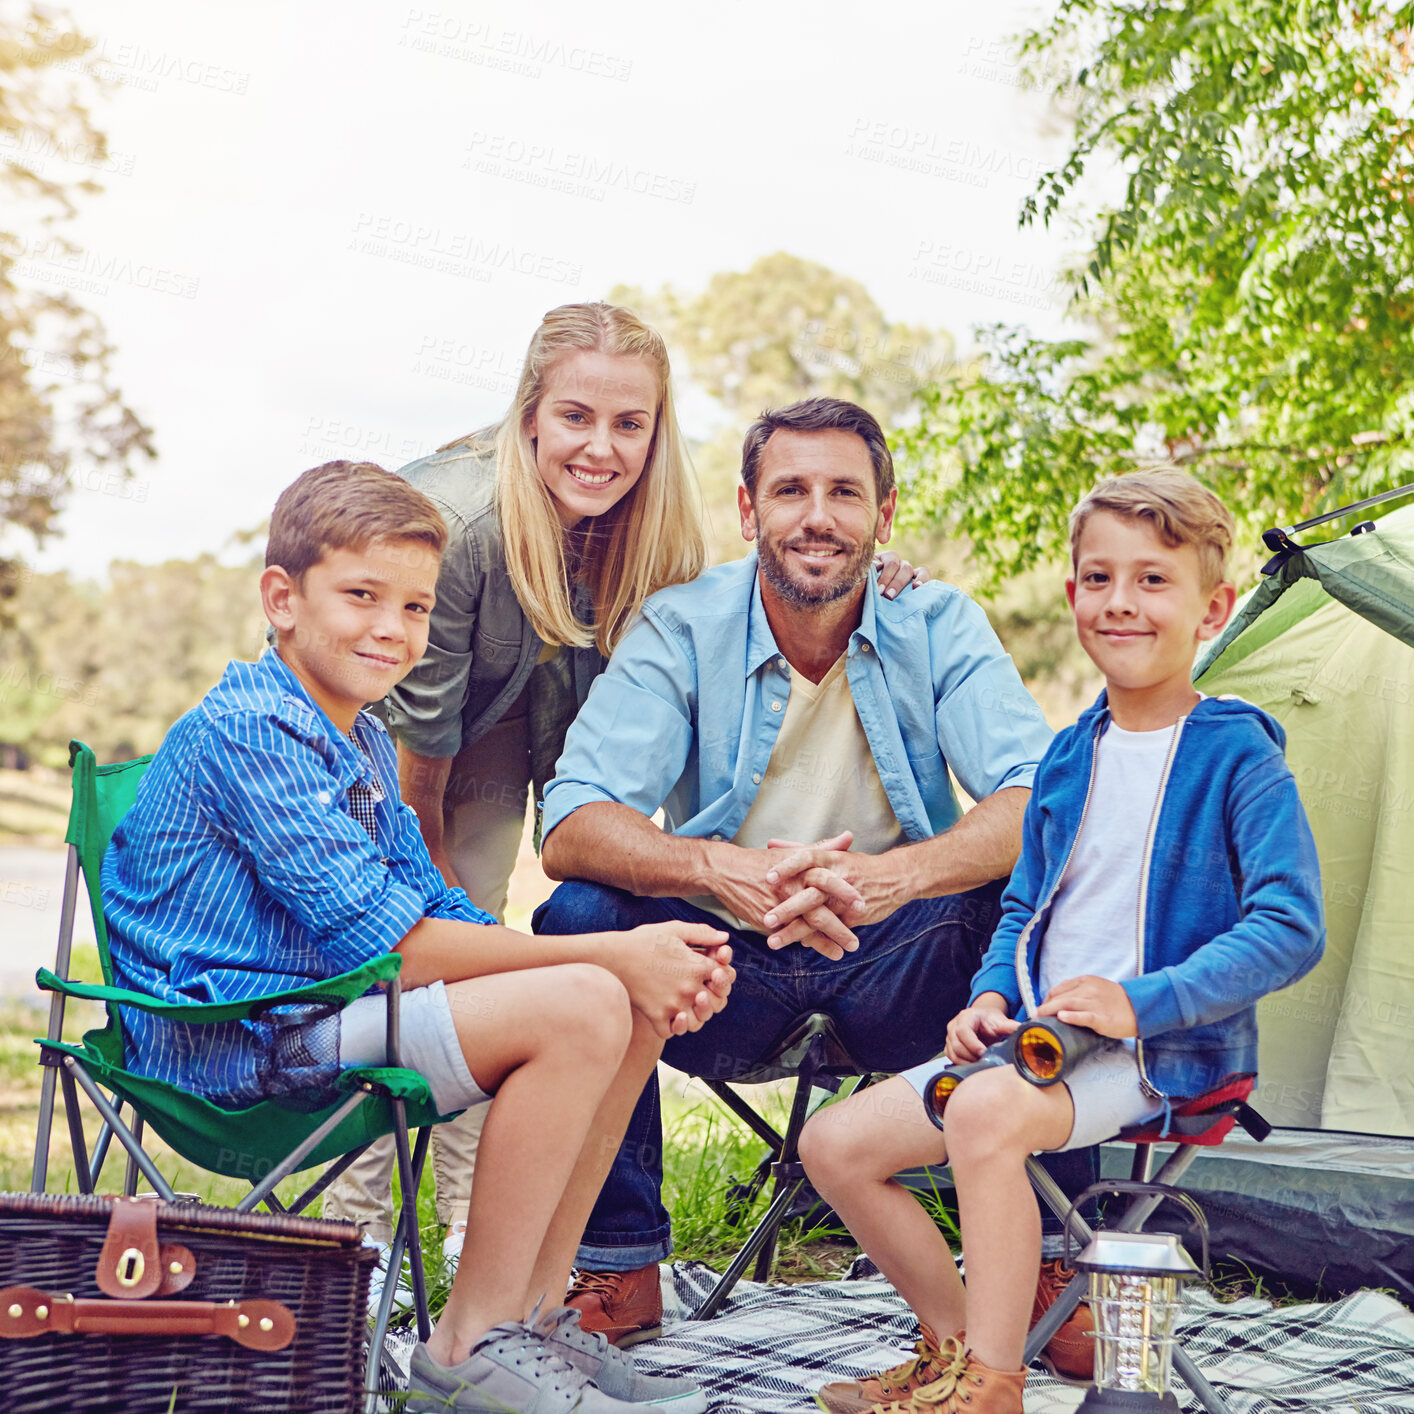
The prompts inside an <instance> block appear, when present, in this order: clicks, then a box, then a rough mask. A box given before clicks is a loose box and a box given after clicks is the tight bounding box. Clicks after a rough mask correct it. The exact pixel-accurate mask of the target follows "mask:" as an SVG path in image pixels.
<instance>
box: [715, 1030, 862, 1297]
mask: <svg viewBox="0 0 1414 1414" xmlns="http://www.w3.org/2000/svg"><path fill="white" fill-rule="evenodd" d="M790 1076H794V1077H795V1093H794V1095H793V1096H792V1098H791V1107H790V1116H789V1118H788V1119H787V1121H786V1128H785V1133H784V1134H782V1133H780V1132H778V1131H777V1130H776V1129H775V1127H774V1126H773V1125H771V1124H769V1123H768V1122H767V1121H766V1120H765V1119H763V1118H762V1116H761V1115H759V1114H758V1113H757V1112H756V1111H755V1110H754V1109H752V1108H751V1106H750V1105H749V1104H747V1102H746V1101H745V1100H744V1099H743V1098H742V1097H741V1096H740V1095H738V1094H737V1093H736V1091H735V1090H733V1089H732V1088H731V1086H730V1085H728V1084H727V1082H726V1081H724V1080H707V1081H704V1082H703V1083H704V1084H705V1085H706V1086H707V1087H708V1089H710V1090H711V1091H712V1093H713V1094H715V1095H716V1096H717V1097H718V1098H719V1099H720V1100H721V1101H722V1103H723V1104H725V1105H726V1106H727V1108H728V1109H729V1110H731V1112H732V1113H733V1114H734V1115H736V1116H737V1118H738V1119H740V1120H742V1121H743V1123H745V1124H746V1126H747V1127H748V1128H749V1129H750V1130H751V1131H752V1133H754V1134H755V1135H756V1136H757V1137H758V1138H760V1139H762V1140H764V1141H765V1143H766V1144H767V1146H768V1152H767V1154H766V1157H765V1158H763V1159H762V1160H761V1162H760V1164H759V1165H758V1166H757V1169H756V1172H755V1174H754V1175H752V1177H751V1178H750V1179H749V1180H748V1181H747V1182H746V1183H743V1184H739V1185H737V1186H736V1187H734V1188H733V1189H732V1190H731V1193H730V1195H729V1197H730V1200H731V1201H732V1202H733V1203H734V1204H735V1205H737V1206H738V1207H739V1208H740V1209H741V1210H742V1211H743V1212H744V1211H746V1210H748V1209H749V1208H750V1206H751V1204H752V1203H754V1202H755V1201H756V1197H757V1195H758V1194H759V1193H760V1192H761V1190H762V1189H763V1188H764V1187H765V1185H766V1180H767V1179H768V1178H769V1179H772V1180H773V1181H774V1184H775V1187H774V1189H773V1192H772V1195H771V1205H770V1207H768V1208H767V1209H766V1212H765V1213H764V1214H763V1215H762V1217H761V1221H760V1222H758V1223H757V1225H756V1227H755V1228H754V1229H753V1231H752V1233H751V1235H750V1236H749V1237H748V1238H747V1239H746V1242H745V1243H744V1244H743V1246H742V1249H741V1251H740V1252H738V1253H737V1255H736V1256H735V1257H734V1258H733V1259H732V1262H731V1265H730V1266H729V1267H728V1268H727V1270H726V1271H725V1272H724V1273H723V1274H722V1277H721V1279H720V1280H719V1281H718V1282H717V1284H716V1286H714V1287H713V1288H712V1290H711V1291H710V1292H709V1293H708V1294H707V1296H706V1297H705V1298H704V1300H703V1301H702V1304H701V1305H700V1306H698V1308H697V1309H696V1310H695V1311H694V1312H693V1313H692V1316H691V1318H690V1319H692V1320H694V1321H705V1320H710V1319H711V1318H712V1317H713V1316H715V1315H716V1314H717V1312H718V1311H720V1310H721V1309H722V1306H723V1304H724V1303H725V1302H726V1300H727V1298H728V1297H729V1296H730V1295H731V1294H732V1291H733V1290H734V1289H735V1287H736V1284H737V1282H739V1281H740V1280H741V1278H742V1275H743V1274H744V1273H745V1271H746V1269H747V1267H749V1266H750V1265H751V1263H752V1262H753V1261H755V1263H756V1270H755V1272H754V1273H753V1279H754V1280H756V1281H766V1280H767V1279H768V1278H769V1277H770V1275H771V1266H772V1264H773V1263H774V1261H775V1255H776V1239H777V1237H778V1236H779V1234H780V1230H781V1224H782V1223H783V1222H784V1221H785V1218H786V1213H787V1212H788V1210H789V1208H790V1205H791V1204H792V1203H793V1202H794V1201H795V1200H796V1198H797V1196H798V1195H799V1194H800V1192H801V1190H802V1189H804V1187H805V1181H806V1180H805V1166H804V1165H803V1164H802V1163H801V1162H800V1154H799V1147H798V1146H799V1143H800V1132H801V1130H802V1129H804V1128H805V1121H806V1120H807V1119H809V1118H810V1116H811V1115H812V1114H813V1113H814V1112H815V1110H816V1109H818V1108H819V1105H815V1106H813V1107H812V1106H811V1104H810V1095H811V1091H812V1090H813V1089H815V1088H817V1087H818V1088H821V1089H824V1090H828V1091H831V1092H837V1091H838V1090H839V1088H840V1086H841V1084H842V1083H843V1082H844V1081H845V1080H847V1079H851V1078H855V1077H857V1078H858V1082H859V1083H858V1084H857V1085H856V1086H855V1089H856V1090H862V1089H863V1088H864V1087H865V1086H866V1085H870V1084H872V1083H873V1082H874V1080H875V1079H876V1076H875V1075H873V1074H871V1073H870V1072H868V1071H864V1070H861V1069H860V1068H859V1066H858V1065H857V1064H856V1063H855V1062H854V1060H853V1059H852V1058H851V1056H850V1054H849V1052H848V1051H847V1050H845V1048H844V1045H843V1043H842V1042H841V1041H840V1038H839V1036H838V1035H837V1034H836V1032H835V1025H834V1022H833V1020H831V1018H830V1017H829V1015H828V1014H827V1013H825V1012H821V1011H817V1012H811V1013H809V1014H807V1015H805V1016H802V1017H800V1018H798V1019H797V1020H796V1021H795V1022H793V1023H792V1024H791V1025H790V1026H789V1027H788V1028H787V1030H786V1032H785V1034H784V1035H783V1036H781V1037H780V1038H779V1039H778V1040H777V1041H776V1043H775V1044H774V1045H773V1046H772V1047H771V1049H770V1051H768V1052H767V1054H766V1056H765V1057H764V1058H763V1059H762V1060H761V1062H760V1063H759V1064H758V1065H757V1066H755V1067H754V1068H753V1069H752V1070H751V1072H750V1073H749V1074H747V1075H744V1076H741V1077H740V1078H739V1079H738V1080H736V1081H735V1082H733V1083H735V1084H739V1085H756V1084H761V1083H763V1082H765V1081H768V1080H780V1079H785V1078H787V1077H790ZM824 1103H825V1101H824V1100H821V1101H820V1104H824Z"/></svg>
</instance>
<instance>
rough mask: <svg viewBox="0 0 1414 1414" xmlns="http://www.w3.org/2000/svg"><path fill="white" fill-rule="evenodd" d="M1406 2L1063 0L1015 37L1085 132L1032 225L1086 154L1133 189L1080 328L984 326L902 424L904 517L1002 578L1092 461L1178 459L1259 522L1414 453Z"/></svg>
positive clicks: (1084, 285)
mask: <svg viewBox="0 0 1414 1414" xmlns="http://www.w3.org/2000/svg"><path fill="white" fill-rule="evenodd" d="M1411 23H1414V6H1409V5H1402V6H1399V7H1398V8H1397V9H1388V8H1386V9H1378V8H1373V9H1367V8H1362V7H1361V6H1360V5H1357V4H1354V3H1351V0H1201V3H1196V4H1176V3H1160V2H1159V0H1146V3H1140V4H1134V3H1118V0H1065V3H1063V4H1062V5H1061V6H1060V9H1059V12H1058V14H1057V15H1056V17H1055V19H1054V20H1053V21H1052V22H1051V23H1050V24H1049V25H1046V26H1044V27H1042V28H1041V29H1038V30H1037V31H1035V32H1033V33H1031V34H1030V35H1028V36H1027V37H1026V39H1025V42H1024V47H1025V49H1026V51H1027V52H1028V53H1029V55H1030V56H1031V60H1032V62H1033V63H1034V64H1035V65H1036V66H1037V68H1038V70H1039V71H1043V72H1048V73H1051V74H1055V73H1057V72H1058V71H1061V70H1063V71H1064V72H1063V77H1062V82H1061V83H1060V84H1058V85H1057V86H1056V88H1057V92H1058V94H1060V95H1062V96H1063V99H1064V101H1065V102H1067V103H1068V104H1070V105H1071V107H1072V109H1073V116H1074V121H1075V132H1074V138H1073V142H1072V146H1071V151H1070V153H1069V155H1068V156H1067V158H1066V160H1065V161H1064V162H1063V163H1062V164H1061V165H1060V166H1059V167H1058V168H1057V169H1056V170H1055V171H1053V172H1050V173H1047V174H1046V175H1045V176H1044V177H1043V178H1042V180H1041V182H1040V184H1039V186H1038V189H1037V191H1036V193H1035V194H1034V195H1033V197H1032V198H1031V199H1030V201H1029V202H1028V203H1027V205H1026V208H1025V210H1024V213H1023V221H1033V220H1037V219H1040V220H1043V221H1046V222H1049V221H1050V220H1051V219H1052V218H1053V217H1055V216H1056V215H1057V214H1058V213H1060V212H1062V211H1065V210H1067V209H1068V208H1069V207H1071V206H1073V205H1074V204H1075V202H1076V199H1077V191H1076V188H1077V184H1078V183H1079V182H1080V180H1081V178H1082V176H1084V174H1085V173H1086V171H1087V168H1088V167H1089V166H1090V165H1091V164H1092V163H1093V162H1095V160H1096V159H1102V160H1103V162H1104V163H1108V164H1110V165H1111V166H1112V167H1115V168H1117V169H1118V170H1119V172H1120V173H1122V174H1123V176H1124V179H1125V189H1124V196H1123V200H1122V201H1121V203H1120V204H1119V205H1118V206H1117V207H1116V208H1115V209H1113V210H1109V211H1105V212H1102V213H1100V214H1099V216H1098V217H1097V218H1095V222H1094V228H1093V230H1092V232H1091V240H1092V249H1091V252H1090V256H1089V258H1088V259H1087V260H1086V261H1085V262H1084V264H1083V266H1082V267H1080V268H1078V269H1077V270H1076V271H1075V272H1074V273H1073V282H1074V286H1075V300H1074V303H1073V306H1072V313H1073V314H1074V315H1076V316H1078V317H1080V318H1081V319H1083V320H1085V321H1087V322H1088V324H1089V333H1088V335H1087V337H1085V338H1078V339H1070V340H1062V341H1045V340H1040V339H1036V338H1032V337H1030V336H1029V335H1028V334H1027V333H1026V332H1025V331H1023V330H1017V329H1006V328H1001V327H995V328H992V329H990V330H987V331H985V333H984V334H983V335H982V343H983V347H984V351H985V354H986V358H985V362H984V365H983V368H982V371H981V374H980V376H976V377H967V376H959V377H957V378H954V379H950V380H944V381H940V382H939V384H938V385H937V386H936V387H935V388H934V389H932V390H931V391H930V392H929V393H928V394H927V395H926V396H925V399H924V404H923V406H924V413H923V417H922V419H921V421H920V422H919V423H918V424H917V425H916V426H914V427H912V428H910V429H908V430H907V431H905V432H904V433H902V434H901V435H900V438H899V443H900V445H899V454H900V458H901V461H902V463H903V465H904V468H905V472H906V475H907V476H908V477H909V478H910V479H911V481H912V483H913V485H914V487H915V488H916V489H915V496H914V498H913V500H914V504H913V505H912V506H911V507H910V509H911V510H913V511H914V512H915V513H917V512H919V511H921V513H922V514H924V515H927V516H931V517H934V518H939V519H942V520H943V521H944V522H945V523H948V524H952V525H956V526H959V527H961V528H962V529H964V530H965V531H966V532H967V533H968V534H969V535H970V536H971V537H972V540H973V543H974V547H975V550H976V553H977V555H978V556H979V557H980V558H981V559H982V560H983V561H984V562H985V566H986V569H987V572H988V574H989V575H990V577H991V578H992V579H993V580H994V581H999V580H1001V579H1002V578H1003V577H1004V576H1005V575H1007V574H1009V573H1012V572H1015V571H1016V570H1018V569H1021V568H1024V567H1026V566H1029V565H1032V564H1034V563H1036V562H1038V560H1040V559H1041V558H1043V557H1044V556H1046V555H1047V554H1054V553H1056V551H1057V550H1058V549H1059V548H1060V547H1062V546H1063V545H1064V542H1065V519H1066V514H1067V512H1068V510H1069V508H1070V506H1071V505H1072V504H1073V503H1074V501H1075V500H1076V499H1077V498H1078V497H1079V496H1080V495H1081V494H1083V492H1084V491H1085V490H1087V489H1088V488H1089V487H1090V486H1091V485H1092V484H1093V483H1094V481H1095V480H1096V479H1097V478H1098V477H1100V476H1105V475H1114V474H1119V473H1122V472H1125V471H1129V470H1133V469H1135V467H1136V466H1139V465H1144V464H1170V465H1177V466H1183V467H1187V468H1189V469H1191V470H1192V471H1193V472H1194V473H1195V474H1196V475H1198V476H1200V477H1201V478H1203V479H1204V480H1205V481H1206V482H1207V483H1208V484H1210V485H1211V486H1212V487H1213V488H1214V489H1215V490H1216V491H1218V493H1219V494H1220V495H1222V496H1224V498H1225V499H1226V500H1227V501H1228V503H1229V505H1230V506H1231V507H1232V508H1233V510H1234V511H1235V512H1236V513H1237V514H1238V515H1239V519H1240V520H1242V521H1243V522H1245V525H1246V528H1247V529H1248V530H1249V531H1250V532H1255V531H1256V530H1257V529H1259V528H1261V527H1262V526H1264V525H1272V524H1290V523H1292V522H1293V521H1296V520H1299V519H1302V518H1303V517H1304V516H1305V515H1310V514H1314V513H1316V512H1317V511H1319V510H1325V509H1330V508H1332V507H1335V506H1338V505H1340V504H1342V503H1343V502H1346V501H1352V500H1356V499H1358V498H1360V497H1361V496H1364V495H1368V494H1371V493H1372V492H1374V491H1376V490H1379V489H1382V488H1383V487H1385V486H1387V485H1393V484H1397V482H1398V481H1399V480H1400V479H1408V478H1409V472H1410V468H1411V467H1414V455H1411V446H1414V436H1412V435H1411V434H1414V117H1411V114H1414V45H1411V37H1410V29H1411Z"/></svg>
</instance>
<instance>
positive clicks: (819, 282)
mask: <svg viewBox="0 0 1414 1414" xmlns="http://www.w3.org/2000/svg"><path fill="white" fill-rule="evenodd" d="M610 299H612V300H614V301H615V302H616V303H620V304H626V305H628V306H630V307H631V308H632V309H634V310H636V311H638V313H640V314H641V315H642V316H643V317H644V318H645V319H646V320H647V321H648V322H649V323H650V324H652V325H653V326H654V327H655V328H656V329H657V330H658V331H659V332H660V333H661V334H662V335H663V337H664V338H665V339H666V340H667V342H668V343H669V345H670V346H671V347H672V350H673V353H674V358H675V360H676V374H677V378H678V381H679V382H680V383H681V382H683V381H685V380H684V374H685V375H686V379H687V380H690V381H691V382H692V383H694V384H696V385H697V387H698V388H700V389H701V390H702V391H704V392H706V393H707V394H709V395H710V396H711V397H712V398H713V399H714V400H715V402H716V404H717V405H718V408H719V416H718V423H719V425H718V427H717V429H716V432H715V434H714V435H713V436H712V437H710V438H709V439H708V440H707V441H706V442H705V443H704V444H702V445H701V446H699V447H697V448H695V449H694V459H695V461H696V465H697V470H698V473H699V475H700V476H701V478H702V482H703V486H704V488H705V490H706V492H707V497H708V502H709V505H711V506H712V507H713V508H714V509H716V510H718V511H725V508H726V507H727V506H728V505H729V504H731V501H732V497H733V491H732V488H733V487H734V486H735V483H736V479H737V473H738V470H739V467H740V464H741V438H742V435H743V433H744V432H745V430H746V427H747V424H748V423H749V422H750V421H751V420H752V419H753V418H754V417H755V416H756V415H757V414H758V413H759V412H760V411H761V410H762V409H763V408H767V407H780V406H782V405H783V404H785V403H790V402H794V401H795V400H796V399H798V398H807V397H815V396H824V397H837V398H847V399H849V400H850V401H852V402H857V403H861V404H863V405H864V406H865V407H867V408H868V409H869V410H870V411H871V412H872V413H874V414H875V416H877V417H878V418H879V420H880V422H882V423H884V424H885V426H888V425H889V424H891V423H893V422H895V421H897V420H898V419H899V418H901V417H903V416H904V415H906V413H907V411H908V409H909V407H910V405H911V404H912V402H913V399H914V397H915V395H916V394H917V392H918V390H919V389H920V388H923V387H925V386H927V385H928V384H929V383H930V382H932V381H933V380H935V379H937V378H939V377H942V376H944V375H945V374H946V373H947V371H948V370H949V369H950V368H951V365H952V358H953V341H952V338H951V336H950V335H948V334H947V333H944V332H942V331H940V330H929V329H924V328H921V327H916V326H913V325H908V324H895V323H890V321H889V320H888V319H886V318H885V317H884V313H883V311H882V310H881V309H880V308H879V306H878V305H877V304H876V303H875V302H874V300H873V298H872V297H871V296H870V294H869V292H868V291H867V290H866V289H865V288H864V286H863V285H861V284H860V283H859V281H857V280H851V279H849V278H848V277H847V276H844V275H838V274H836V273H835V272H834V271H833V270H829V269H827V268H826V267H825V266H823V265H817V264H815V263H814V262H812V261H808V260H802V259H800V258H799V257H798V256H794V255H786V254H784V253H780V252H778V253H777V254H775V255H768V256H763V257H762V258H761V259H760V260H758V261H756V263H755V264H754V265H752V267H751V268H750V269H749V270H733V271H726V272H723V273H720V274H717V275H714V276H713V277H712V278H711V280H709V281H708V283H707V288H706V289H705V290H702V291H700V292H698V293H691V294H684V293H682V292H680V291H678V290H675V289H673V288H672V287H671V286H667V287H665V288H663V289H662V290H659V291H657V292H656V293H654V294H648V293H646V292H644V291H643V290H640V289H634V288H629V287H626V286H619V287H618V288H616V289H615V290H613V291H612V292H611V294H610ZM684 365H685V367H684ZM726 519H727V520H729V521H730V524H724V523H723V516H722V515H720V514H719V515H718V517H717V527H716V528H717V532H718V535H717V538H718V541H719V544H718V550H719V553H721V554H722V555H724V556H725V555H729V554H732V553H737V554H739V553H741V552H742V551H743V550H744V549H745V546H744V545H743V544H742V542H741V540H740V538H739V537H738V536H737V534H736V527H735V518H734V516H730V515H728V516H727V517H726Z"/></svg>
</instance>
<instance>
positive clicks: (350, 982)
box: [34, 952, 403, 1025]
mask: <svg viewBox="0 0 1414 1414" xmlns="http://www.w3.org/2000/svg"><path fill="white" fill-rule="evenodd" d="M402 965H403V959H402V955H401V954H400V953H395V952H391V953H386V954H384V956H382V957H376V958H374V959H373V960H372V961H370V962H365V963H363V964H362V965H361V966H359V967H355V968H354V969H353V970H352V971H351V972H344V973H341V974H340V975H339V976H337V977H330V978H327V979H326V980H324V981H322V982H311V983H309V984H308V985H307V986H304V987H295V988H292V989H291V990H290V991H288V992H272V993H269V994H267V995H265V996H260V997H250V998H248V999H247V1000H245V1001H239V1002H162V1001H158V1000H157V999H156V998H155V997H150V996H148V995H147V994H146V993H144V992H132V991H129V990H128V989H127V988H126V987H105V986H101V985H99V984H97V983H93V982H66V981H65V980H64V979H63V978H62V977H60V976H58V975H57V974H56V973H53V972H51V971H50V970H49V969H48V968H47V967H41V968H40V969H39V971H38V972H36V973H35V977H34V980H35V982H36V983H37V984H38V986H39V989H40V990H41V991H44V992H60V993H62V994H63V995H64V996H66V997H80V998H82V999H83V1000H85V1001H94V1002H102V1003H104V1004H105V1005H106V1006H116V1007H134V1008H136V1009H137V1010H139V1011H146V1012H151V1013H152V1014H153V1015H154V1016H166V1017H170V1018H172V1019H173V1020H175V1021H184V1022H188V1023H191V1024H197V1025H199V1024H202V1023H205V1022H216V1021H247V1020H249V1019H250V1016H251V1014H252V1013H253V1012H255V1011H258V1010H261V1009H265V1008H268V1007H270V1006H271V1005H272V1004H281V1005H290V1004H293V1003H297V1002H303V1001H329V1000H336V999H337V1000H341V1001H342V1003H343V1005H344V1006H347V1005H348V1004H349V1002H351V1001H353V1000H354V999H355V998H356V997H361V996H362V995H363V994H364V993H365V992H367V991H368V990H369V989H370V988H371V987H374V986H376V985H377V984H378V983H380V982H387V981H389V980H390V979H392V978H394V977H396V976H397V975H398V970H399V969H400V968H401V967H402Z"/></svg>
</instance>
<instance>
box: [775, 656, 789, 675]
mask: <svg viewBox="0 0 1414 1414" xmlns="http://www.w3.org/2000/svg"><path fill="white" fill-rule="evenodd" d="M776 666H777V667H778V668H779V669H780V670H781V671H782V672H785V670H786V666H787V665H786V660H785V659H784V658H777V659H776Z"/></svg>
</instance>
